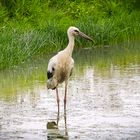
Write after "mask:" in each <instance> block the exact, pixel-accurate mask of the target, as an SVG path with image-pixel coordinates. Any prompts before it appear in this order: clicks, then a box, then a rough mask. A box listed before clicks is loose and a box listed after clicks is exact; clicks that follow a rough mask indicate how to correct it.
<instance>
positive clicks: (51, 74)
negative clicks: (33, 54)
mask: <svg viewBox="0 0 140 140" xmlns="http://www.w3.org/2000/svg"><path fill="white" fill-rule="evenodd" d="M47 77H48V79H50V78H52V77H53V73H52V72H50V71H48V72H47Z"/></svg>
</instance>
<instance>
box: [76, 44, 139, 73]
mask: <svg viewBox="0 0 140 140" xmlns="http://www.w3.org/2000/svg"><path fill="white" fill-rule="evenodd" d="M129 46H130V47H129V48H128V47H125V46H124V45H123V46H119V47H118V46H116V47H112V48H111V47H107V48H101V49H89V50H84V49H83V50H81V51H78V53H75V60H76V69H78V71H79V72H80V71H81V72H82V73H83V71H84V68H85V66H94V71H95V72H97V73H100V74H101V73H102V74H103V73H109V71H110V68H111V67H112V66H113V67H114V66H115V67H118V68H119V69H120V70H124V69H125V68H126V67H128V66H129V65H130V64H139V63H140V55H139V53H140V48H139V46H138V44H130V45H129ZM75 52H77V51H75ZM76 58H78V59H76ZM77 67H79V68H77ZM103 75H104V74H103Z"/></svg>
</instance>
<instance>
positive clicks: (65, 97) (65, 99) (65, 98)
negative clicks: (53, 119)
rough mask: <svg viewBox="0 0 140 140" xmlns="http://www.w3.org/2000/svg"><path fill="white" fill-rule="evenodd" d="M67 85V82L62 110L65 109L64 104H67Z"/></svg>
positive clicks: (66, 83)
mask: <svg viewBox="0 0 140 140" xmlns="http://www.w3.org/2000/svg"><path fill="white" fill-rule="evenodd" d="M67 85H68V82H67V81H66V82H65V95H64V109H66V102H67Z"/></svg>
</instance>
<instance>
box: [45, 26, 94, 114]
mask: <svg viewBox="0 0 140 140" xmlns="http://www.w3.org/2000/svg"><path fill="white" fill-rule="evenodd" d="M67 35H68V39H69V43H68V45H67V47H66V48H65V49H64V50H62V51H60V52H58V53H57V54H56V55H55V56H53V57H52V58H51V59H50V60H49V63H48V70H47V77H48V81H47V88H48V89H52V90H54V89H55V90H56V97H57V106H58V112H59V102H60V99H59V94H58V84H61V83H63V82H65V94H64V108H66V99H67V85H68V79H69V77H70V76H71V74H72V70H73V67H74V60H73V58H72V52H73V48H74V38H75V36H81V37H83V38H85V39H87V40H91V41H93V40H92V39H91V38H90V37H89V36H87V35H85V34H84V33H82V32H81V31H80V30H79V29H78V28H76V27H73V26H71V27H69V28H68V30H67Z"/></svg>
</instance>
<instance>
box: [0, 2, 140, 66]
mask: <svg viewBox="0 0 140 140" xmlns="http://www.w3.org/2000/svg"><path fill="white" fill-rule="evenodd" d="M139 5H140V4H139V1H138V0H134V1H133V0H130V1H126V0H125V1H121V0H119V1H118V0H66V1H61V0H57V1H56V0H1V1H0V50H1V51H0V69H3V68H6V67H9V66H14V65H18V64H20V63H22V62H25V61H26V60H27V59H29V58H31V57H32V56H34V55H41V54H49V53H50V52H51V53H52V52H56V51H59V50H61V49H63V48H64V47H65V46H66V44H67V34H66V30H67V28H68V27H69V26H71V25H73V26H77V27H78V28H79V29H81V31H83V32H85V33H86V34H88V35H90V36H91V37H93V38H94V44H92V43H90V42H85V41H84V40H82V39H77V42H76V46H85V47H95V46H97V47H103V46H104V45H109V44H115V43H118V42H123V41H128V40H134V39H137V38H138V37H139V34H140V16H139V15H140V11H139V9H140V8H138V7H139Z"/></svg>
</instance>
